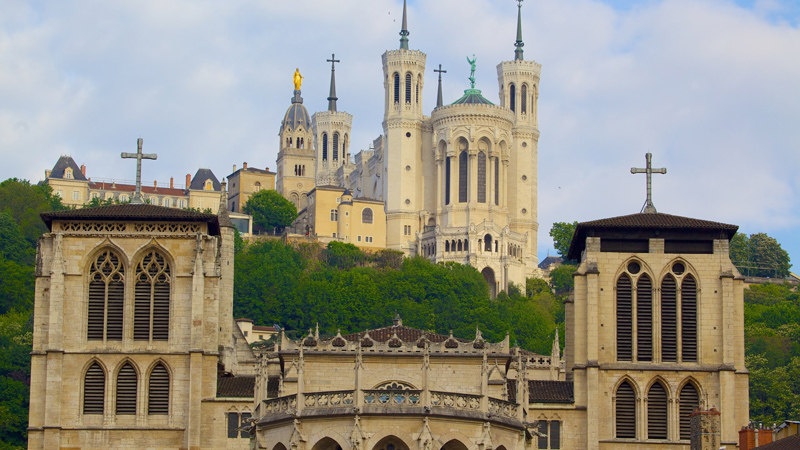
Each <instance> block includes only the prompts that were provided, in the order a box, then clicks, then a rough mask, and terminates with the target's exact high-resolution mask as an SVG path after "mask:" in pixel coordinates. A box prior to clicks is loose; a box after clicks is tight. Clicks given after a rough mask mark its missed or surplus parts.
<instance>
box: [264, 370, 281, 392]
mask: <svg viewBox="0 0 800 450" xmlns="http://www.w3.org/2000/svg"><path fill="white" fill-rule="evenodd" d="M280 384H281V376H280V375H269V376H268V377H267V397H277V396H278V388H279V387H280Z"/></svg>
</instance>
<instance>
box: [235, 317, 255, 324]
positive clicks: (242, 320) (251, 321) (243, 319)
mask: <svg viewBox="0 0 800 450" xmlns="http://www.w3.org/2000/svg"><path fill="white" fill-rule="evenodd" d="M236 322H250V323H253V319H247V318H245V317H240V318H238V319H236Z"/></svg>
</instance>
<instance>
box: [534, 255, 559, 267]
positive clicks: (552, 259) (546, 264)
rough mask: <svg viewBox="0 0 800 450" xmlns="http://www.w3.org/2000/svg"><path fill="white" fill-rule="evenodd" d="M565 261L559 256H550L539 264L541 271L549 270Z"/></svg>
mask: <svg viewBox="0 0 800 450" xmlns="http://www.w3.org/2000/svg"><path fill="white" fill-rule="evenodd" d="M563 261H564V260H563V259H562V258H560V257H558V256H552V255H549V256H548V257H547V258H545V259H543V260H542V262H540V263H539V268H540V269H547V268H548V267H550V266H551V265H553V264H560V263H562V262H563Z"/></svg>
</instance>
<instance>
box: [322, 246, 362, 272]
mask: <svg viewBox="0 0 800 450" xmlns="http://www.w3.org/2000/svg"><path fill="white" fill-rule="evenodd" d="M325 260H326V261H327V262H328V266H330V267H336V268H338V269H344V270H347V269H352V268H353V267H355V266H360V265H362V264H364V262H365V261H366V260H367V256H366V255H365V254H364V253H362V252H361V250H359V249H358V247H356V246H355V245H353V244H345V243H343V242H338V241H331V242H330V243H329V244H328V248H327V249H326V250H325Z"/></svg>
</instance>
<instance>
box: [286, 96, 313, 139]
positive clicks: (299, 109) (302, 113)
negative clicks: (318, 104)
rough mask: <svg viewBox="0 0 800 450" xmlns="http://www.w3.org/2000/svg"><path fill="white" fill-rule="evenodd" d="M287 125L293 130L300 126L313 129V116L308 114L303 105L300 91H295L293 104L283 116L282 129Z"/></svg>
mask: <svg viewBox="0 0 800 450" xmlns="http://www.w3.org/2000/svg"><path fill="white" fill-rule="evenodd" d="M285 127H289V128H291V129H292V130H296V129H297V128H298V127H303V129H305V130H306V131H309V130H311V117H310V116H309V115H308V110H306V107H305V106H303V97H301V96H300V91H294V97H293V98H292V106H290V107H289V109H287V110H286V115H285V116H283V122H281V131H283V129H284V128H285Z"/></svg>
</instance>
